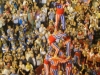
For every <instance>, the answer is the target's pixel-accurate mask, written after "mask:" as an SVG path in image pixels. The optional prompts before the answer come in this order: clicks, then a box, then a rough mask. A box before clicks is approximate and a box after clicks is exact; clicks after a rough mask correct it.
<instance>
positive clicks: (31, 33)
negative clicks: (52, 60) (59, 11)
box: [0, 0, 100, 75]
mask: <svg viewBox="0 0 100 75" xmlns="http://www.w3.org/2000/svg"><path fill="white" fill-rule="evenodd" d="M56 2H58V3H60V0H6V1H4V2H2V1H0V51H1V53H2V57H1V58H0V72H1V74H2V75H37V74H36V71H35V70H36V68H38V67H39V66H40V65H42V64H44V59H45V56H47V55H51V56H52V57H53V55H54V54H55V53H56V49H59V51H58V54H57V56H56V57H57V58H61V55H62V56H63V57H65V58H68V60H70V61H71V64H72V66H71V71H70V74H67V73H66V69H65V65H66V64H65V63H62V64H60V68H59V70H58V71H56V74H50V75H100V40H98V41H97V43H96V44H94V43H93V40H94V34H95V33H94V32H95V31H98V30H99V29H100V1H99V0H68V1H67V0H64V3H63V4H66V2H67V6H65V7H64V18H65V21H64V22H65V27H66V28H65V29H63V27H62V22H61V20H59V23H58V28H57V29H56V27H55V22H56V19H57V18H56V19H55V15H56V5H55V3H56ZM58 34H65V35H64V37H60V38H59V36H58V38H57V39H56V41H55V43H56V45H57V47H58V48H55V47H52V46H50V43H48V38H49V36H51V35H54V36H57V35H58ZM68 39H70V46H68V45H66V44H64V45H63V44H62V42H65V41H68ZM68 47H70V50H69V52H70V54H68V52H67V50H68ZM69 56H70V57H69ZM63 57H62V59H64V58H63ZM69 58H70V59H69ZM66 62H68V61H67V60H66ZM51 65H52V64H51ZM49 66H50V65H49ZM46 71H47V70H45V67H44V68H43V69H42V73H41V74H40V75H46V74H47V73H46ZM49 72H50V70H49ZM48 75H49V73H48Z"/></svg>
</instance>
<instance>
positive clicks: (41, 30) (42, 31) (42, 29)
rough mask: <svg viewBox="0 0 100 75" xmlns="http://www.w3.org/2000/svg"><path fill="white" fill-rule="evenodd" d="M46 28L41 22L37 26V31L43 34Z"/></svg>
mask: <svg viewBox="0 0 100 75" xmlns="http://www.w3.org/2000/svg"><path fill="white" fill-rule="evenodd" d="M45 31H46V28H45V27H44V25H43V24H41V27H40V28H39V32H40V33H42V34H45Z"/></svg>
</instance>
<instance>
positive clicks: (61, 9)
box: [55, 0, 69, 30]
mask: <svg viewBox="0 0 100 75" xmlns="http://www.w3.org/2000/svg"><path fill="white" fill-rule="evenodd" d="M68 5H69V3H68V1H67V0H66V4H64V0H61V1H59V2H57V3H56V7H57V8H56V17H55V29H58V24H59V21H60V19H61V24H62V29H63V30H65V28H66V24H65V18H64V15H63V14H64V7H65V6H68Z"/></svg>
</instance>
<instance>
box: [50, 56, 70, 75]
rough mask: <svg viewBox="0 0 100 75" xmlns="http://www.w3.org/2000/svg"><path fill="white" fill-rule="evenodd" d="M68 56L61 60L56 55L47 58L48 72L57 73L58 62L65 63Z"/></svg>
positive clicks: (56, 74) (54, 74)
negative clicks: (48, 63) (48, 62)
mask: <svg viewBox="0 0 100 75" xmlns="http://www.w3.org/2000/svg"><path fill="white" fill-rule="evenodd" d="M69 58H70V57H68V58H66V59H65V60H62V59H61V58H59V57H57V55H54V56H53V57H51V58H50V59H49V61H50V64H51V65H50V74H51V75H58V70H59V63H65V62H67V61H68V59H69Z"/></svg>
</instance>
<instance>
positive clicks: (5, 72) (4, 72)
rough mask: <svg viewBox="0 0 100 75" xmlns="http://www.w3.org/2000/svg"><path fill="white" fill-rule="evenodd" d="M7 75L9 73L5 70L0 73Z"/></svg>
mask: <svg viewBox="0 0 100 75" xmlns="http://www.w3.org/2000/svg"><path fill="white" fill-rule="evenodd" d="M9 73H10V71H9V70H7V69H4V70H3V72H2V74H4V75H9Z"/></svg>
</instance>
